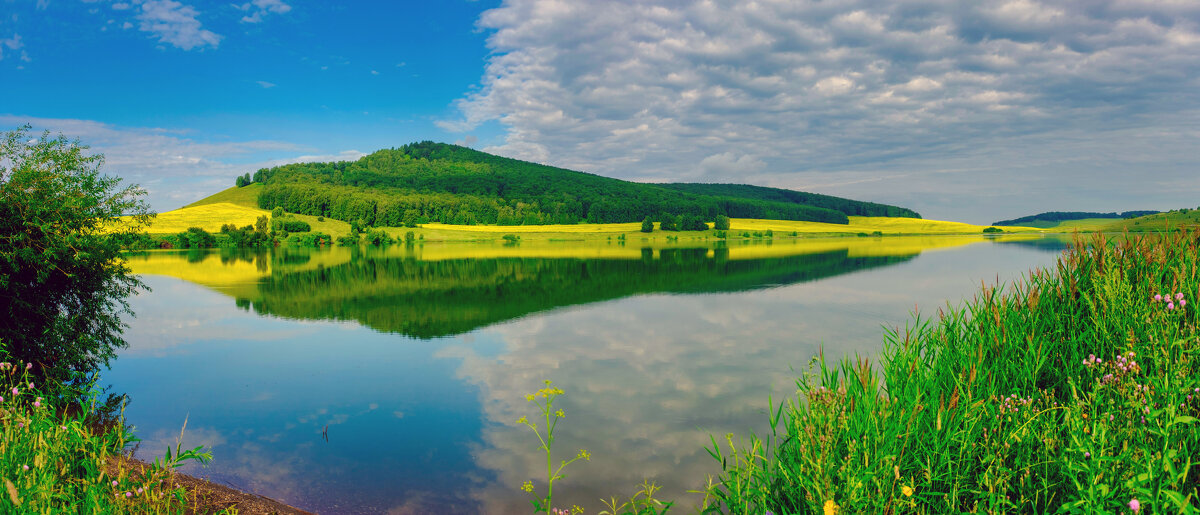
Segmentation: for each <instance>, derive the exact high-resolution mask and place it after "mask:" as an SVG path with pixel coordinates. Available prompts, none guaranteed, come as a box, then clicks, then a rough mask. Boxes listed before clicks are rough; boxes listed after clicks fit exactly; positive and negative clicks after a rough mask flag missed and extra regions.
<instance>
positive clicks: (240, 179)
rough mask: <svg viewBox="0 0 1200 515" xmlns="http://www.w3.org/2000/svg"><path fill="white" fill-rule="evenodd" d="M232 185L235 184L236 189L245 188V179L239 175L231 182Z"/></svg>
mask: <svg viewBox="0 0 1200 515" xmlns="http://www.w3.org/2000/svg"><path fill="white" fill-rule="evenodd" d="M233 183H234V184H235V185H236V186H237V187H239V188H241V187H242V186H245V185H246V178H245V177H242V176H241V175H239V176H238V177H237V180H235V181H233Z"/></svg>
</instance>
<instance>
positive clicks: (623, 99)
mask: <svg viewBox="0 0 1200 515" xmlns="http://www.w3.org/2000/svg"><path fill="white" fill-rule="evenodd" d="M338 4H345V5H338ZM25 124H29V125H31V126H32V127H33V131H34V132H35V133H36V132H39V131H43V130H48V131H51V133H52V134H59V133H61V134H63V135H65V136H67V137H68V138H78V139H79V140H80V142H82V143H83V144H86V145H89V146H90V147H91V151H93V152H97V153H103V154H104V155H105V165H104V168H103V170H104V171H105V173H108V174H110V175H115V176H118V177H121V178H123V179H125V180H127V181H129V182H132V183H136V184H139V185H141V186H142V187H143V188H145V189H146V190H147V192H148V196H147V199H148V201H149V202H150V204H151V206H152V207H153V208H154V209H155V210H158V211H166V210H170V209H175V208H178V207H180V206H182V205H184V204H187V203H189V202H192V201H194V200H198V199H200V198H203V197H205V196H207V195H209V194H212V193H215V192H217V191H220V190H221V189H224V188H226V187H228V186H231V185H232V184H233V180H234V177H236V176H237V175H242V174H244V173H253V172H254V171H255V170H257V169H259V168H262V167H266V166H274V165H278V164H283V163H288V162H298V161H332V160H352V159H357V158H359V157H361V156H362V155H365V154H367V153H370V152H372V151H375V150H378V149H381V148H390V147H397V146H400V145H403V144H406V143H410V142H414V141H423V140H434V141H443V142H447V143H457V144H461V145H467V146H470V147H473V148H476V149H479V150H483V151H486V152H492V153H495V154H500V155H504V156H508V157H514V158H518V159H525V160H529V161H535V162H540V163H546V164H552V165H555V166H561V167H566V168H571V169H576V170H581V171H585V172H590V173H596V174H600V175H605V176H609V177H617V178H621V179H627V180H636V181H647V182H664V181H687V182H737V183H748V184H757V185H764V186H775V187H783V188H792V189H798V190H802V191H811V192H817V193H824V194H830V195H838V196H843V197H848V198H854V199H859V200H868V201H874V202H884V203H889V204H896V205H901V206H905V207H909V208H912V209H914V210H916V211H918V212H920V213H921V214H922V215H923V216H924V217H926V218H934V219H943V220H957V221H965V222H973V223H990V222H992V221H995V220H1000V219H1007V218H1015V217H1018V216H1023V215H1028V214H1034V213H1038V212H1043V211H1103V212H1110V211H1126V210H1135V209H1157V210H1168V209H1175V208H1181V207H1191V208H1195V207H1197V206H1198V205H1200V200H1198V199H1200V169H1198V166H1197V156H1200V150H1197V149H1200V1H1197V0H1084V1H1073V0H1062V1H1057V2H1039V1H1036V0H996V1H991V0H982V1H976V0H968V1H949V0H945V1H942V0H887V1H884V0H880V1H871V0H821V1H810V0H778V1H776V0H761V1H745V0H743V1H672V0H661V1H659V0H605V1H582V0H577V1H571V0H474V1H471V0H437V1H428V0H426V1H422V2H410V1H393V2H346V3H340V2H299V1H296V0H251V1H249V2H247V3H229V2H204V1H198V0H124V1H108V0H0V130H12V129H15V128H17V127H19V126H22V125H25Z"/></svg>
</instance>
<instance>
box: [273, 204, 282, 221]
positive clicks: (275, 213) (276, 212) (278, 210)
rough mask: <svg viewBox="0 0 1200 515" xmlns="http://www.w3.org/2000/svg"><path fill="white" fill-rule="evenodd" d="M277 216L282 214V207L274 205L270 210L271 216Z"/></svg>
mask: <svg viewBox="0 0 1200 515" xmlns="http://www.w3.org/2000/svg"><path fill="white" fill-rule="evenodd" d="M279 216H283V208H282V207H279V206H276V207H275V209H272V210H271V218H275V217H279Z"/></svg>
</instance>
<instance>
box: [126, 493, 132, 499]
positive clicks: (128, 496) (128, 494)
mask: <svg viewBox="0 0 1200 515" xmlns="http://www.w3.org/2000/svg"><path fill="white" fill-rule="evenodd" d="M130 497H133V492H125V498H126V499H128V498H130Z"/></svg>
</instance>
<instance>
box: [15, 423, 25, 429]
mask: <svg viewBox="0 0 1200 515" xmlns="http://www.w3.org/2000/svg"><path fill="white" fill-rule="evenodd" d="M24 428H25V423H24V422H17V429H24Z"/></svg>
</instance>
